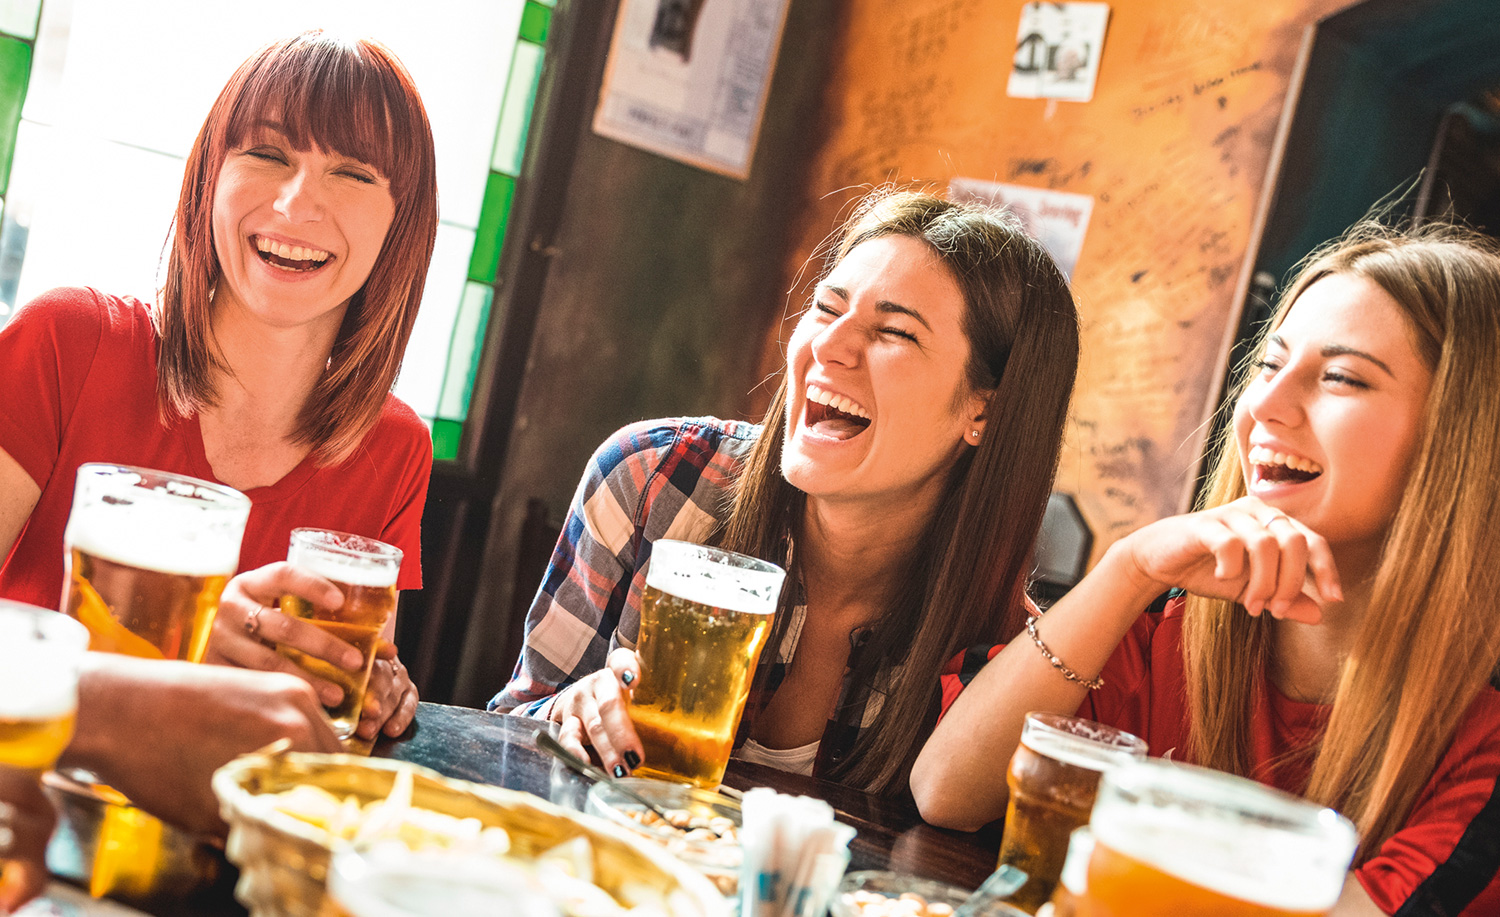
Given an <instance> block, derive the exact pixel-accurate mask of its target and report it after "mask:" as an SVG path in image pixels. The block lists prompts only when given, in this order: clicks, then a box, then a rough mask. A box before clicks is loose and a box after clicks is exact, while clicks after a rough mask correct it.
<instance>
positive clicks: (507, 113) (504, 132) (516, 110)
mask: <svg viewBox="0 0 1500 917" xmlns="http://www.w3.org/2000/svg"><path fill="white" fill-rule="evenodd" d="M541 76H542V47H541V45H534V44H532V43H531V42H529V41H519V42H516V55H515V57H513V58H511V61H510V78H509V79H508V80H506V83H505V99H504V100H503V101H502V102H501V103H500V124H499V126H497V127H496V128H495V156H494V158H493V159H491V160H490V168H491V169H494V170H495V171H496V172H504V173H505V174H506V175H520V174H521V156H522V154H524V153H525V152H526V129H527V128H528V127H529V126H530V125H531V106H532V104H533V103H534V102H535V101H536V87H537V82H538V81H539V80H540V79H541Z"/></svg>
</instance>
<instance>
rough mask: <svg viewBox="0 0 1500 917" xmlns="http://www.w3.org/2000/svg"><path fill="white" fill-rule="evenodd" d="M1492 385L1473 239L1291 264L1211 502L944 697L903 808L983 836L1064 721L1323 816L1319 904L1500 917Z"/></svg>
mask: <svg viewBox="0 0 1500 917" xmlns="http://www.w3.org/2000/svg"><path fill="white" fill-rule="evenodd" d="M1497 374H1500V251H1497V249H1496V247H1495V245H1494V243H1492V242H1491V241H1488V240H1486V239H1483V238H1481V237H1477V236H1473V235H1470V234H1468V233H1466V232H1462V231H1459V230H1455V229H1452V228H1447V227H1442V226H1429V227H1426V228H1423V229H1420V230H1414V231H1406V232H1397V231H1392V230H1385V229H1382V228H1380V227H1378V226H1364V227H1360V228H1357V229H1356V230H1355V231H1354V232H1353V233H1352V234H1351V235H1350V236H1349V237H1347V238H1346V239H1344V240H1342V241H1340V242H1338V243H1336V244H1334V245H1333V246H1331V247H1330V248H1328V249H1327V250H1326V251H1324V252H1322V253H1321V254H1319V255H1317V256H1316V257H1314V258H1312V259H1311V261H1310V262H1309V263H1308V264H1307V266H1306V267H1305V268H1304V269H1303V270H1302V272H1301V274H1300V276H1299V277H1298V278H1297V280H1296V281H1295V282H1294V283H1293V284H1292V286H1291V288H1290V290H1289V292H1288V293H1287V295H1286V296H1285V297H1284V299H1283V301H1282V303H1281V305H1280V307H1279V309H1278V311H1277V313H1276V315H1275V317H1274V319H1273V320H1272V322H1271V325H1270V329H1269V333H1268V334H1267V335H1266V338H1265V340H1264V342H1263V343H1262V344H1261V348H1260V354H1259V358H1258V360H1257V361H1256V363H1255V364H1254V367H1253V369H1252V370H1251V372H1250V374H1249V377H1248V379H1247V380H1246V381H1245V382H1244V383H1243V388H1242V391H1241V394H1240V395H1239V397H1238V400H1237V402H1236V404H1235V409H1234V423H1233V426H1232V430H1231V431H1230V432H1229V433H1228V434H1227V435H1226V437H1225V439H1224V441H1223V443H1222V444H1221V448H1220V453H1219V459H1218V463H1217V468H1216V471H1215V473H1214V480H1213V486H1212V490H1211V493H1210V495H1209V497H1208V498H1207V499H1206V500H1205V501H1204V502H1205V505H1206V506H1207V507H1208V508H1207V509H1204V510H1202V511H1200V512H1197V513H1193V514H1190V515H1185V516H1178V517H1173V518H1169V519H1165V520H1162V521H1160V522H1156V523H1153V524H1151V525H1149V526H1146V527H1145V528H1143V529H1140V530H1139V531H1137V532H1135V533H1134V534H1132V535H1130V536H1128V537H1126V538H1124V539H1122V540H1120V541H1118V542H1116V543H1115V544H1114V545H1113V546H1111V547H1110V549H1109V550H1108V551H1107V552H1106V554H1105V556H1104V558H1103V559H1102V560H1101V561H1100V562H1099V564H1098V566H1097V567H1096V568H1095V569H1094V571H1093V572H1092V573H1090V575H1089V576H1088V577H1086V578H1085V579H1084V580H1083V582H1081V583H1080V584H1079V585H1078V586H1077V587H1076V588H1075V589H1074V590H1073V591H1072V592H1070V593H1069V594H1068V595H1067V596H1066V597H1064V598H1063V599H1062V600H1061V601H1059V602H1058V603H1057V605H1056V606H1054V607H1053V608H1052V609H1051V610H1050V611H1048V612H1047V614H1046V615H1045V617H1044V618H1042V619H1040V620H1038V621H1037V622H1036V623H1035V624H1034V626H1033V628H1032V632H1031V633H1030V634H1029V635H1023V636H1020V637H1018V638H1017V639H1016V640H1015V641H1013V642H1012V643H1011V644H1010V645H1009V646H1008V647H1005V648H1004V649H1003V650H1002V651H1000V652H999V653H998V655H996V656H995V657H994V658H993V660H992V661H990V662H989V663H988V664H987V665H985V666H984V668H983V669H982V670H981V671H979V672H978V674H977V676H975V677H974V678H973V680H972V681H971V682H970V683H969V684H968V686H967V688H963V689H962V693H961V694H958V695H957V699H956V700H955V701H953V702H952V706H951V708H950V709H949V710H948V712H947V715H946V717H945V718H944V719H943V721H942V723H941V724H940V725H939V726H938V728H937V730H936V731H935V732H934V733H933V735H932V738H931V740H930V741H929V742H928V743H927V746H926V747H925V748H924V749H923V750H922V754H921V757H920V758H919V759H918V760H917V765H916V768H915V769H914V770H913V772H912V781H911V785H912V790H913V792H914V793H915V795H916V799H917V802H918V804H919V805H920V806H921V809H922V813H923V815H924V816H925V817H926V818H928V819H929V820H930V821H933V822H935V823H937V824H941V825H946V826H951V827H961V828H974V827H978V826H979V825H981V824H983V823H984V822H986V821H989V820H991V819H994V818H997V817H999V816H1000V815H1001V814H1002V813H1003V811H1004V808H1005V798H1006V786H1005V779H1004V774H1003V768H997V765H996V763H995V762H997V761H999V762H1003V761H1005V760H1007V758H1008V757H1009V756H1010V754H1011V752H1012V751H1013V750H1014V748H1015V746H1016V743H1017V741H1018V737H1019V734H1020V731H1021V722H1022V719H1023V717H1024V716H1025V714H1026V713H1027V712H1028V711H1033V710H1048V711H1054V712H1066V713H1072V712H1074V711H1079V713H1080V715H1082V716H1086V717H1089V718H1091V719H1095V720H1099V721H1102V722H1105V723H1109V724H1112V725H1116V726H1120V727H1122V728H1125V729H1127V730H1129V731H1131V732H1135V733H1137V734H1139V735H1141V736H1142V737H1144V738H1145V739H1146V740H1147V742H1148V743H1149V744H1150V748H1151V753H1152V754H1155V755H1166V754H1168V753H1170V756H1171V757H1172V759H1173V760H1182V761H1189V762H1194V763H1198V764H1203V765H1207V766H1209V767H1215V768H1218V769H1220V770H1225V771H1229V772H1231V773H1235V774H1240V775H1244V776H1248V777H1252V778H1254V779H1256V780H1260V781H1261V782H1263V783H1267V784H1270V785H1272V786H1276V787H1279V788H1281V789H1284V790H1288V791H1291V792H1294V793H1299V794H1302V795H1305V796H1307V797H1308V798H1310V799H1312V800H1314V801H1315V802H1318V803H1321V804H1323V805H1328V806H1332V807H1333V808H1335V809H1338V810H1339V811H1341V812H1343V814H1344V815H1346V816H1348V817H1349V818H1350V819H1351V820H1352V821H1353V822H1354V823H1355V825H1356V826H1357V827H1358V828H1359V831H1360V836H1361V843H1360V848H1359V852H1358V854H1357V856H1356V858H1355V862H1354V870H1353V872H1352V873H1351V876H1350V879H1349V882H1348V883H1347V884H1346V887H1345V893H1344V896H1343V898H1342V899H1341V900H1340V903H1339V905H1338V908H1337V909H1336V910H1335V913H1338V914H1358V913H1370V914H1374V913H1382V912H1383V913H1388V914H1390V913H1398V912H1399V913H1403V914H1405V913H1413V914H1415V913H1422V914H1428V913H1433V914H1436V913H1442V914H1459V913H1463V914H1493V913H1497V912H1500V882H1497V881H1496V875H1497V867H1500V825H1497V820H1496V811H1497V803H1496V800H1497V799H1500V779H1497V778H1500V691H1497V690H1496V688H1495V686H1494V678H1495V674H1496V666H1497V663H1500V628H1496V626H1495V622H1496V620H1497V617H1500V580H1497V578H1500V528H1497V527H1496V526H1495V518H1496V514H1497V511H1500V491H1497V490H1496V487H1495V482H1496V481H1497V480H1500V447H1497V439H1496V436H1497V431H1500V393H1497V390H1496V388H1495V386H1493V385H1491V384H1489V382H1488V381H1487V380H1492V379H1495V378H1496V377H1497ZM1168 587H1181V588H1182V589H1185V590H1186V592H1187V593H1188V595H1187V597H1186V598H1185V599H1184V598H1181V597H1178V598H1174V599H1172V600H1171V601H1170V602H1168V603H1167V604H1166V605H1165V609H1164V611H1153V612H1150V613H1147V614H1142V609H1144V608H1146V606H1147V605H1148V604H1149V603H1150V602H1151V599H1152V597H1153V596H1155V595H1157V594H1158V593H1160V592H1162V591H1163V590H1164V589H1166V588H1168ZM1043 646H1045V647H1046V648H1047V649H1046V654H1045V655H1044V652H1043V651H1042V650H1040V649H1039V647H1043ZM1048 657H1052V658H1051V659H1050V660H1049V658H1048ZM960 680H961V678H960V677H959V676H958V675H954V676H951V677H950V678H949V679H948V680H947V681H948V684H946V685H945V689H946V693H947V694H948V695H949V699H951V698H952V695H953V694H955V693H957V692H958V691H959V689H960V684H959V682H960ZM1101 682H1102V684H1101ZM1091 689H1092V690H1091Z"/></svg>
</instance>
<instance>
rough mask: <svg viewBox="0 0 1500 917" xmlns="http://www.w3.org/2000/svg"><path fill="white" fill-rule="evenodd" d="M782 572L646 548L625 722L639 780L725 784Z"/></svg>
mask: <svg viewBox="0 0 1500 917" xmlns="http://www.w3.org/2000/svg"><path fill="white" fill-rule="evenodd" d="M785 578H786V571H784V570H782V569H781V568H780V567H778V566H776V565H775V564H770V563H767V562H765V561H763V560H757V559H756V558H754V557H747V556H745V555H743V554H736V553H734V552H733V551H723V550H720V549H718V548H710V547H706V546H704V545H695V544H689V543H687V542H684V541H671V540H666V539H662V540H658V541H657V542H656V543H655V544H654V545H653V546H652V549H651V563H650V567H648V568H647V571H646V590H645V593H644V595H643V596H642V598H641V628H640V635H639V638H638V641H637V645H636V653H637V654H638V655H639V656H640V659H641V675H640V680H639V681H637V682H636V685H635V693H634V696H633V697H632V698H631V701H630V721H631V723H632V724H634V726H635V731H636V734H637V735H638V736H640V739H641V745H642V747H643V750H644V751H645V757H644V759H643V762H642V764H641V766H640V767H639V768H638V769H637V770H636V774H637V775H639V776H643V777H663V778H666V779H668V780H677V781H687V782H689V783H692V784H694V785H696V786H700V787H705V788H712V787H716V786H718V785H719V782H720V781H721V780H722V779H723V777H724V767H725V766H726V765H727V764H728V763H729V752H730V750H731V749H732V747H733V745H734V733H735V729H736V728H737V727H738V726H739V722H740V714H741V713H742V712H743V711H744V709H745V698H746V697H747V696H748V695H749V693H750V680H751V678H752V676H753V675H754V674H755V664H756V662H757V661H758V660H759V659H760V651H761V647H763V646H764V645H765V642H766V637H767V636H768V634H769V632H770V627H771V618H772V616H773V615H774V614H775V611H776V602H777V599H778V598H779V597H780V596H781V584H782V581H783V580H784V579H785Z"/></svg>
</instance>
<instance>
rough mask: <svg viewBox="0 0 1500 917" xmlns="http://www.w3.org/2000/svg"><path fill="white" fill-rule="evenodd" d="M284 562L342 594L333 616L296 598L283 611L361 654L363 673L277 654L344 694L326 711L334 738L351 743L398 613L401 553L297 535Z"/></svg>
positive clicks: (317, 532) (284, 650)
mask: <svg viewBox="0 0 1500 917" xmlns="http://www.w3.org/2000/svg"><path fill="white" fill-rule="evenodd" d="M286 559H287V561H288V562H289V563H291V565H292V566H294V567H297V568H299V569H302V570H305V571H307V572H309V573H314V574H316V575H318V576H321V577H323V578H324V579H326V580H328V581H329V582H331V583H333V584H334V585H335V586H337V587H338V589H339V591H340V592H342V593H343V594H344V604H343V605H341V606H339V607H338V608H335V609H332V610H329V611H325V610H322V609H319V608H314V607H313V606H312V605H311V604H309V603H308V602H307V601H305V600H303V599H301V598H299V597H298V596H294V595H285V596H282V597H281V610H282V612H283V613H284V614H287V615H290V616H292V617H295V618H301V619H302V620H304V621H308V622H309V623H311V624H314V625H316V626H317V627H318V628H320V629H322V630H323V631H326V632H327V633H329V634H332V635H333V636H335V637H337V638H338V639H340V640H342V641H344V642H345V643H348V644H350V645H351V646H353V647H354V648H355V649H357V650H359V654H360V657H361V658H362V659H363V661H364V664H363V665H362V666H360V669H359V671H357V672H351V671H349V670H348V669H343V668H340V667H339V666H336V665H333V664H331V663H329V662H326V661H324V660H322V659H318V658H316V657H314V656H309V655H307V654H306V653H304V652H302V651H301V650H298V649H295V648H293V647H290V646H281V647H278V648H277V650H278V652H280V653H281V654H282V655H283V656H285V657H287V658H288V659H290V660H292V661H293V662H295V663H297V665H299V666H301V667H302V668H304V669H306V670H307V671H308V672H310V673H312V674H313V675H316V676H317V677H319V678H322V679H325V680H327V681H331V682H333V683H334V684H336V685H338V686H339V687H340V688H343V689H344V698H343V700H341V701H339V702H338V703H337V704H335V705H334V706H332V707H329V708H327V710H328V717H329V719H330V720H332V721H333V729H334V732H336V733H337V734H338V736H339V738H348V737H349V736H351V735H353V734H354V730H355V728H356V727H357V726H359V715H360V711H362V710H363V709H364V706H365V694H366V693H367V692H368V691H369V687H370V672H371V671H372V670H373V669H374V667H375V651H376V650H377V649H379V648H380V635H381V632H382V631H384V630H385V626H386V622H388V621H389V620H390V618H391V615H393V614H395V612H396V575H397V573H399V572H400V570H401V550H400V549H399V548H395V547H392V546H391V545H388V544H385V543H383V542H379V541H376V540H375V539H373V538H364V537H361V536H359V535H350V534H347V533H345V532H331V531H327V530H325V529H295V530H293V532H292V539H291V545H290V546H289V548H288V549H287V558H286Z"/></svg>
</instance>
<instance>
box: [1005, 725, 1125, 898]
mask: <svg viewBox="0 0 1500 917" xmlns="http://www.w3.org/2000/svg"><path fill="white" fill-rule="evenodd" d="M1145 756H1146V743H1145V742H1144V741H1143V740H1142V739H1140V738H1138V737H1136V736H1133V735H1131V734H1130V733H1128V732H1123V731H1121V730H1119V729H1114V728H1112V727H1109V726H1104V725H1101V724H1099V723H1095V722H1093V721H1091V720H1084V719H1079V718H1078V717H1072V716H1059V715H1057V714H1052V713H1028V714H1027V715H1026V724H1025V726H1023V727H1022V730H1021V744H1020V745H1018V746H1016V752H1015V754H1014V755H1012V756H1011V759H1010V768H1009V770H1008V771H1007V773H1006V775H1005V780H1006V783H1007V784H1009V786H1010V801H1009V802H1008V803H1007V805H1006V811H1005V835H1004V838H1003V839H1002V840H1001V843H1000V865H1001V866H1005V865H1007V864H1008V865H1011V866H1015V867H1016V868H1017V869H1021V870H1024V871H1025V872H1026V875H1027V880H1026V884H1025V885H1023V886H1022V887H1021V888H1020V890H1018V891H1017V892H1016V893H1015V894H1014V895H1012V896H1011V897H1010V898H1009V899H1008V900H1009V901H1010V903H1011V904H1014V905H1016V906H1017V907H1020V908H1022V909H1024V910H1025V911H1027V912H1028V913H1032V914H1034V913H1036V910H1037V908H1039V907H1041V906H1042V904H1044V903H1045V902H1046V901H1047V899H1048V898H1049V897H1051V895H1052V889H1053V888H1054V887H1055V886H1056V885H1057V880H1058V877H1059V876H1061V875H1062V868H1063V861H1064V860H1065V859H1067V855H1068V838H1069V836H1070V835H1071V834H1072V833H1073V829H1075V828H1080V827H1082V826H1083V825H1086V824H1088V821H1089V813H1090V812H1092V811H1093V808H1094V795H1095V793H1096V792H1098V789H1099V777H1100V775H1101V774H1103V773H1104V772H1105V771H1106V770H1108V769H1109V768H1111V767H1114V766H1116V765H1119V764H1122V763H1125V762H1127V761H1135V760H1139V759H1141V758H1144V757H1145Z"/></svg>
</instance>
